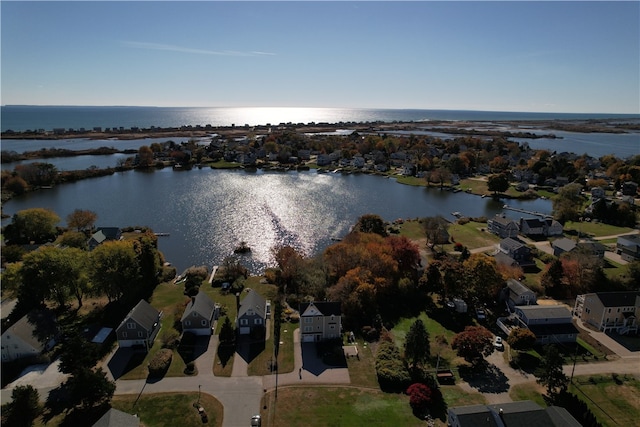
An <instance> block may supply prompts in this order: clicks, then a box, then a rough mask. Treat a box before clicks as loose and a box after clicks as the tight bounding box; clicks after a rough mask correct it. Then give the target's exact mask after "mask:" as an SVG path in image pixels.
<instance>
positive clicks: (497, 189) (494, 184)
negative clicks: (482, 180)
mask: <svg viewBox="0 0 640 427" xmlns="http://www.w3.org/2000/svg"><path fill="white" fill-rule="evenodd" d="M508 188H509V179H508V178H507V175H505V174H502V173H501V174H498V175H491V176H490V177H489V178H488V179H487V189H488V190H489V191H493V194H494V195H495V194H498V193H504V192H505V191H507V189H508Z"/></svg>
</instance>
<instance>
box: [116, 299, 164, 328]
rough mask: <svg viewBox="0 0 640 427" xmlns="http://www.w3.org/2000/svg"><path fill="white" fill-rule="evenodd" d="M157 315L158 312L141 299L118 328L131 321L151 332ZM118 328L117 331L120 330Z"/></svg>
mask: <svg viewBox="0 0 640 427" xmlns="http://www.w3.org/2000/svg"><path fill="white" fill-rule="evenodd" d="M159 315H160V312H159V311H158V310H156V309H155V308H153V307H152V306H151V304H149V303H148V302H146V301H145V300H143V299H142V300H140V302H139V303H138V304H137V305H136V306H135V307H133V308H132V309H131V311H130V312H129V314H127V315H126V316H125V318H124V319H123V320H122V322H121V323H120V326H122V325H123V324H125V323H126V322H127V320H129V319H131V320H134V321H135V322H136V323H138V324H139V325H140V326H142V327H143V328H145V329H146V330H148V331H151V330H153V325H155V323H156V322H157V320H158V316H159ZM120 326H118V329H119V328H120Z"/></svg>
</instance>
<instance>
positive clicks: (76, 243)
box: [58, 231, 87, 250]
mask: <svg viewBox="0 0 640 427" xmlns="http://www.w3.org/2000/svg"><path fill="white" fill-rule="evenodd" d="M58 243H59V244H60V245H61V246H69V247H71V248H78V249H82V250H86V249H87V236H85V234H84V233H81V232H79V231H65V232H64V233H62V235H61V236H60V237H59V238H58Z"/></svg>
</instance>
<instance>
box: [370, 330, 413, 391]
mask: <svg viewBox="0 0 640 427" xmlns="http://www.w3.org/2000/svg"><path fill="white" fill-rule="evenodd" d="M375 367H376V374H377V376H378V382H379V383H380V387H381V388H382V389H390V390H402V389H404V388H405V387H406V386H407V385H408V384H409V382H410V381H411V376H410V375H409V370H408V369H407V367H406V366H405V364H404V362H403V360H402V357H401V356H400V350H398V348H397V347H396V346H395V345H394V344H393V342H389V341H386V340H384V341H381V342H380V345H379V346H378V351H377V352H376V361H375Z"/></svg>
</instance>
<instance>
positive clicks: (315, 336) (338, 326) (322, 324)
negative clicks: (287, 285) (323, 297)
mask: <svg viewBox="0 0 640 427" xmlns="http://www.w3.org/2000/svg"><path fill="white" fill-rule="evenodd" d="M300 324H301V325H300V326H301V328H300V329H301V330H300V333H301V336H300V341H301V342H318V341H326V340H330V339H333V338H339V337H340V335H341V331H342V313H341V311H340V303H339V302H327V301H320V302H307V303H302V304H300Z"/></svg>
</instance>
